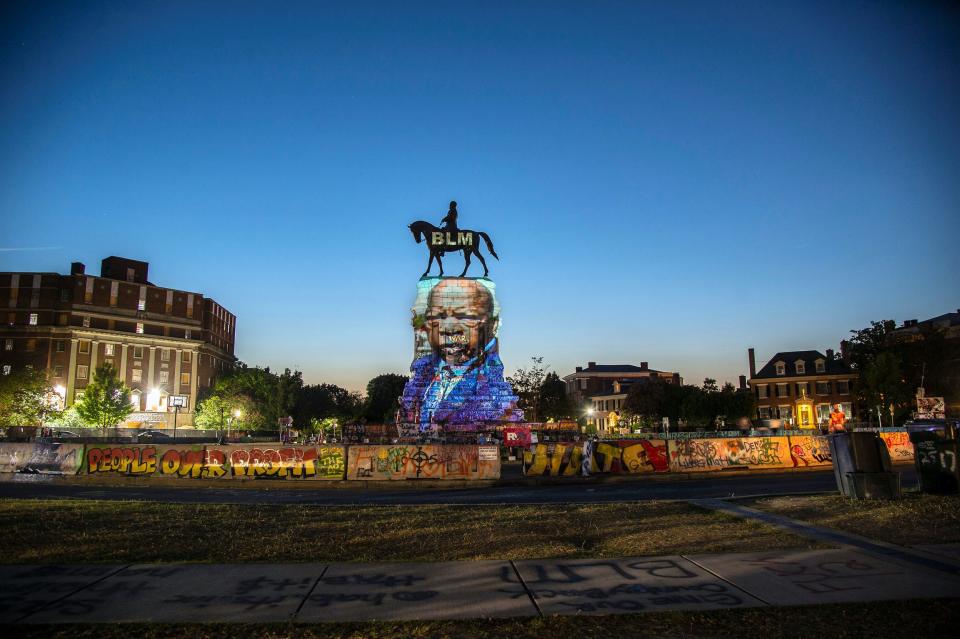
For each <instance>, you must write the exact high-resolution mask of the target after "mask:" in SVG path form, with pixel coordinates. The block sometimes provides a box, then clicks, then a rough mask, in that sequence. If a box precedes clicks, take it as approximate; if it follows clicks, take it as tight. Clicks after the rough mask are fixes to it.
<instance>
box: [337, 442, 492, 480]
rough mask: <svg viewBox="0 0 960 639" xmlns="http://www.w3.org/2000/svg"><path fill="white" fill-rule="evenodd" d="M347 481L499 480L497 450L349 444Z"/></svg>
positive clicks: (442, 446) (487, 448)
mask: <svg viewBox="0 0 960 639" xmlns="http://www.w3.org/2000/svg"><path fill="white" fill-rule="evenodd" d="M346 478H347V480H348V481H350V480H366V481H378V480H379V481H384V480H386V481H392V480H401V479H452V480H457V479H459V480H464V479H465V480H476V479H499V478H500V449H499V447H497V446H476V445H468V444H464V445H458V444H422V445H419V444H391V445H369V446H367V445H357V446H355V445H351V446H348V447H347V475H346Z"/></svg>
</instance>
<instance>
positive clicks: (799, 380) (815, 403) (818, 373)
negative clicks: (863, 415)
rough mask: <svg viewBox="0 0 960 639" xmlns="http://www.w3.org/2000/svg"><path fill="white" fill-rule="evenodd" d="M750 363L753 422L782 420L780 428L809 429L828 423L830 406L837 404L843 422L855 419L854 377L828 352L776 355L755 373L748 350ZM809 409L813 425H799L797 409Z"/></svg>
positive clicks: (753, 363)
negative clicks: (758, 420)
mask: <svg viewBox="0 0 960 639" xmlns="http://www.w3.org/2000/svg"><path fill="white" fill-rule="evenodd" d="M747 357H748V359H749V363H750V389H751V391H752V392H753V394H754V397H756V399H757V418H758V419H760V420H783V422H785V423H783V424H782V426H783V427H784V428H790V427H806V428H813V427H816V426H817V425H822V424H826V423H828V422H829V420H830V410H831V407H832V406H833V404H840V405H841V406H842V407H843V412H844V413H845V414H846V416H847V419H855V418H856V415H855V414H854V402H853V397H854V388H853V386H854V384H855V383H856V381H857V373H856V372H855V371H853V370H852V369H851V368H850V366H849V365H848V364H847V363H846V362H844V361H843V360H840V359H836V358H835V357H834V355H833V351H832V350H831V349H827V353H826V355H824V354H823V353H821V352H820V351H787V352H782V353H777V354H776V355H774V356H773V357H772V358H770V361H769V362H767V363H766V365H765V366H764V367H763V368H761V369H760V370H759V371H758V370H756V358H755V355H754V350H753V349H752V348H750V349H747ZM802 404H807V405H812V409H813V423H810V424H803V423H801V422H802V420H801V419H800V413H799V407H800V406H801V405H802Z"/></svg>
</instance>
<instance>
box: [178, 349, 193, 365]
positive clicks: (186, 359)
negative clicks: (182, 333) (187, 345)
mask: <svg viewBox="0 0 960 639" xmlns="http://www.w3.org/2000/svg"><path fill="white" fill-rule="evenodd" d="M192 357H193V353H191V352H190V351H183V352H182V353H181V354H180V361H181V362H183V363H184V364H189V363H190V360H191V359H192Z"/></svg>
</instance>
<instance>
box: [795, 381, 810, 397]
mask: <svg viewBox="0 0 960 639" xmlns="http://www.w3.org/2000/svg"><path fill="white" fill-rule="evenodd" d="M804 393H806V394H807V395H809V394H810V387H809V386H807V383H806V382H798V383H797V397H802V396H803V394H804Z"/></svg>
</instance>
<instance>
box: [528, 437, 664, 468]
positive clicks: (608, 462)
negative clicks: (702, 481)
mask: <svg viewBox="0 0 960 639" xmlns="http://www.w3.org/2000/svg"><path fill="white" fill-rule="evenodd" d="M584 446H585V444H584V443H579V442H578V443H566V444H564V443H547V444H537V445H536V446H535V447H533V448H532V449H531V450H528V451H526V452H525V453H524V454H523V472H524V474H525V475H531V476H532V475H553V476H565V475H566V476H569V475H577V474H583V473H582V472H581V469H582V468H583V466H584V464H583V460H584V458H583V455H584ZM587 447H588V449H590V451H591V452H590V463H589V465H588V466H589V469H590V470H589V473H590V474H596V473H613V474H622V475H626V474H629V475H635V474H644V473H666V472H668V471H669V470H670V463H669V458H668V456H667V443H666V442H665V441H664V440H662V439H625V440H621V441H604V442H588V443H587Z"/></svg>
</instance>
